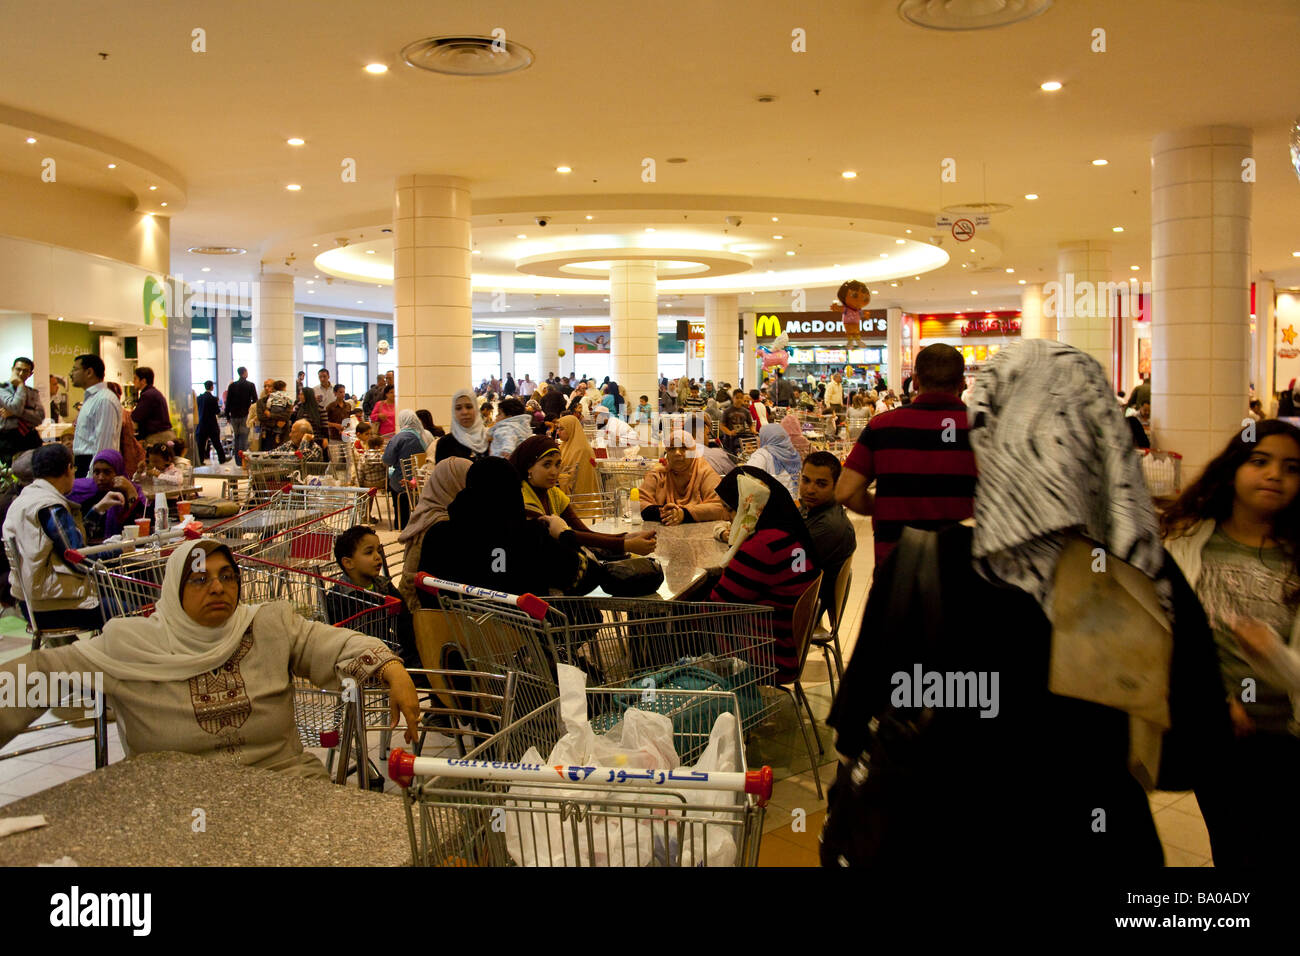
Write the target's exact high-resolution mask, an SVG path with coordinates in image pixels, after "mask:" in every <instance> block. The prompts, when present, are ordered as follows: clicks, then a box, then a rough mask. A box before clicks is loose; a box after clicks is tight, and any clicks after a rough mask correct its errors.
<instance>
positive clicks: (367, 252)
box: [366, 249, 375, 256]
mask: <svg viewBox="0 0 1300 956" xmlns="http://www.w3.org/2000/svg"><path fill="white" fill-rule="evenodd" d="M374 254H375V250H374V249H367V250H366V255H368V256H373V255H374Z"/></svg>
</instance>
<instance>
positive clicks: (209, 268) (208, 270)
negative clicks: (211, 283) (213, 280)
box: [199, 266, 212, 272]
mask: <svg viewBox="0 0 1300 956" xmlns="http://www.w3.org/2000/svg"><path fill="white" fill-rule="evenodd" d="M199 271H200V272H211V271H212V266H204V267H203V268H202V269H200V270H199Z"/></svg>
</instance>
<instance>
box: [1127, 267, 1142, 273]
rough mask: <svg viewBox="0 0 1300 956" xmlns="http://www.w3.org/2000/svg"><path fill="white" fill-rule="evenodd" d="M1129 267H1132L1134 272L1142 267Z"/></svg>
mask: <svg viewBox="0 0 1300 956" xmlns="http://www.w3.org/2000/svg"><path fill="white" fill-rule="evenodd" d="M1129 268H1130V269H1132V270H1133V271H1134V272H1137V271H1138V269H1140V268H1142V267H1141V266H1129Z"/></svg>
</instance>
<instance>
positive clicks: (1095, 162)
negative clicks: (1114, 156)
mask: <svg viewBox="0 0 1300 956" xmlns="http://www.w3.org/2000/svg"><path fill="white" fill-rule="evenodd" d="M1092 165H1094V166H1108V165H1110V163H1109V161H1107V160H1104V159H1094V160H1093V161H1092Z"/></svg>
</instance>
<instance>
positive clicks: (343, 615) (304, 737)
mask: <svg viewBox="0 0 1300 956" xmlns="http://www.w3.org/2000/svg"><path fill="white" fill-rule="evenodd" d="M186 538H192V535H191V534H187V533H185V532H181V533H175V532H172V533H169V536H166V537H164V539H163V540H161V541H159V542H157V546H155V543H154V542H152V541H149V542H148V543H147V545H146V547H144V548H142V549H140V548H137V550H136V551H134V552H126V553H123V552H122V551H121V550H120V548H121V545H100V546H97V547H93V548H83V549H80V550H79V551H75V552H69V553H68V554H69V560H70V561H71V562H72V563H74V564H77V565H80V566H82V567H83V568H84V569H85V570H86V573H87V575H88V576H89V577H90V579H91V580H93V581H94V582H95V587H96V590H97V591H98V593H99V599H100V608H101V610H102V611H103V613H104V619H105V621H107V620H109V619H111V618H115V617H134V616H138V617H148V616H150V615H151V614H153V612H154V608H155V605H156V603H157V601H158V596H159V594H160V592H161V590H162V579H163V573H164V571H165V568H166V563H167V559H168V558H169V557H170V556H171V552H172V551H173V550H174V549H175V547H176V546H177V545H178V544H180V543H181V541H182V540H184V539H186ZM141 543H145V542H144V541H143V539H142V542H141ZM237 564H238V567H239V579H240V580H239V600H240V601H241V603H245V604H263V603H267V602H271V601H288V602H289V603H290V604H292V605H293V608H294V611H295V612H296V613H297V614H298V615H300V616H301V617H303V618H306V619H307V620H310V621H320V622H324V623H327V624H332V625H334V626H335V627H340V628H344V629H346V630H350V631H358V632H360V633H362V634H366V635H368V636H370V637H374V638H378V639H379V640H380V641H382V642H383V643H384V644H385V646H387V647H389V648H390V649H392V650H394V651H399V650H400V648H399V646H398V643H397V638H396V623H397V619H398V615H399V613H400V611H401V608H402V602H401V600H400V599H399V598H395V597H389V596H387V595H383V594H379V593H377V592H375V591H369V590H366V589H365V588H361V587H357V586H356V585H353V584H351V583H349V582H347V581H339V580H331V579H328V578H325V577H323V576H321V575H319V574H314V573H311V572H309V571H303V570H301V569H298V568H290V567H285V566H283V565H279V564H275V563H272V562H270V561H264V560H261V559H259V558H255V557H250V556H247V555H240V556H239V557H238V558H237ZM292 682H293V710H294V723H295V725H296V726H297V730H298V736H299V739H300V740H301V742H302V745H303V746H304V747H308V748H312V747H319V748H323V749H325V750H326V751H328V753H327V755H326V768H327V769H328V770H331V771H332V772H334V776H335V780H336V782H337V783H343V782H344V781H345V780H346V779H347V776H348V773H349V770H348V766H349V757H350V756H351V755H352V754H353V753H354V752H355V753H356V754H357V755H358V756H359V757H360V758H361V759H359V760H358V761H357V768H356V769H357V779H358V784H359V786H361V787H362V789H366V788H367V787H368V786H369V785H370V781H371V779H377V778H372V777H371V773H370V769H369V766H368V764H367V762H366V759H365V755H366V748H365V734H366V729H367V725H369V726H374V727H377V728H380V729H386V728H387V727H388V721H387V719H386V717H380V716H377V714H378V713H379V712H380V711H381V710H383V712H384V713H386V712H387V710H386V708H387V703H388V697H387V687H386V685H384V684H383V683H381V682H379V681H378V680H375V679H371V680H368V681H365V682H363V683H361V684H360V685H358V686H356V687H353V688H349V687H345V688H344V690H342V691H332V690H323V689H321V688H318V687H316V686H315V685H314V684H312V683H311V682H310V681H308V680H306V679H305V678H302V677H296V676H295V677H293V678H292ZM350 704H351V705H353V706H349V705H350ZM340 747H341V748H342V756H341V759H339V761H338V767H337V770H334V766H335V755H336V753H337V752H338V751H339V749H340Z"/></svg>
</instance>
